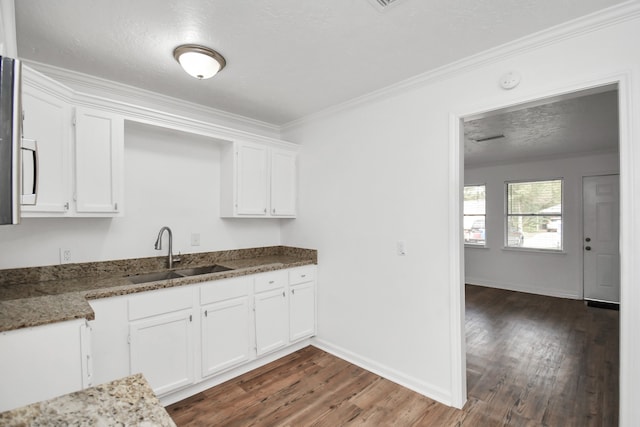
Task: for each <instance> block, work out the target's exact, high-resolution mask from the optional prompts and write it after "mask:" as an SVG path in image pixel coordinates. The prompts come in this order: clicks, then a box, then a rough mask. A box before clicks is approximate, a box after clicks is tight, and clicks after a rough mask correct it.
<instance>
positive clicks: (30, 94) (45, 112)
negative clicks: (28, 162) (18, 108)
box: [21, 84, 71, 217]
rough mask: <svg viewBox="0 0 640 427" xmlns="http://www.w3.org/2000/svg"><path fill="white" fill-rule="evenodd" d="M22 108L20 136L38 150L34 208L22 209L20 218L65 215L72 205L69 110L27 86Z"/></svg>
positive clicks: (64, 103)
mask: <svg viewBox="0 0 640 427" xmlns="http://www.w3.org/2000/svg"><path fill="white" fill-rule="evenodd" d="M22 106H23V110H24V124H23V126H24V127H23V135H24V137H25V138H27V139H33V140H35V141H36V144H37V149H38V151H37V153H38V160H37V165H38V172H37V173H38V177H37V179H38V195H37V198H36V204H35V205H24V206H22V208H21V209H22V212H23V215H22V216H25V217H28V216H61V215H64V214H65V213H66V212H67V211H68V209H69V203H70V201H71V191H70V188H71V172H70V170H71V162H70V161H69V159H70V158H71V151H70V150H71V148H70V147H71V145H70V139H71V107H70V106H69V105H68V104H67V103H66V102H64V101H62V100H60V99H58V98H56V97H54V96H52V95H50V94H48V93H46V92H44V91H42V90H39V89H36V88H33V87H31V86H29V85H27V84H25V85H24V87H23V90H22Z"/></svg>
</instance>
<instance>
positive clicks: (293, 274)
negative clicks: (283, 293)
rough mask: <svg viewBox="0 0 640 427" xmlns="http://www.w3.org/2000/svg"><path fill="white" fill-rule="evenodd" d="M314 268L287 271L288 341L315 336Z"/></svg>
mask: <svg viewBox="0 0 640 427" xmlns="http://www.w3.org/2000/svg"><path fill="white" fill-rule="evenodd" d="M315 273H316V267H315V266H313V265H312V266H304V267H299V268H294V269H291V270H289V341H291V342H293V341H298V340H301V339H303V338H309V337H311V336H313V335H315V334H316V281H315V280H316V274H315Z"/></svg>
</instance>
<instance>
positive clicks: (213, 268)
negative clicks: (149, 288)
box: [127, 264, 233, 284]
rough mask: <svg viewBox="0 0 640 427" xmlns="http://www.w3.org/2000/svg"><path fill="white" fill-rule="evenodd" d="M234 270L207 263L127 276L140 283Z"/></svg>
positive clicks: (130, 279) (133, 281) (132, 281)
mask: <svg viewBox="0 0 640 427" xmlns="http://www.w3.org/2000/svg"><path fill="white" fill-rule="evenodd" d="M229 270H233V269H232V268H228V267H223V266H221V265H217V264H214V265H207V266H204V267H194V268H184V269H181V270H174V271H160V272H157V273H146V274H136V275H133V276H127V279H129V281H130V282H131V283H135V284H140V283H147V282H157V281H158V280H169V279H179V278H181V277H189V276H197V275H200V274H210V273H219V272H221V271H229Z"/></svg>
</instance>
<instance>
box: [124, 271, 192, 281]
mask: <svg viewBox="0 0 640 427" xmlns="http://www.w3.org/2000/svg"><path fill="white" fill-rule="evenodd" d="M180 277H184V276H182V275H180V274H177V273H176V272H174V271H161V272H158V273H147V274H138V275H135V276H128V277H127V278H128V279H129V280H130V281H131V282H132V283H135V284H139V283H147V282H157V281H158V280H168V279H178V278H180Z"/></svg>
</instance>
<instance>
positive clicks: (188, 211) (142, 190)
mask: <svg viewBox="0 0 640 427" xmlns="http://www.w3.org/2000/svg"><path fill="white" fill-rule="evenodd" d="M124 179H125V206H124V209H125V215H124V217H122V218H57V219H49V218H25V219H23V222H22V223H21V224H20V225H18V226H7V227H0V254H1V255H0V269H3V268H17V267H30V266H38V265H52V264H58V263H59V252H58V248H60V247H65V248H68V249H71V251H72V258H73V261H74V262H87V261H104V260H112V259H124V258H137V257H147V256H161V255H166V247H167V246H166V244H165V245H164V246H163V250H162V252H160V251H156V250H154V248H153V244H154V242H155V240H156V236H157V234H158V231H159V230H160V227H162V226H163V225H168V226H169V227H171V229H172V231H173V237H174V253H178V251H180V250H181V251H182V252H183V253H190V252H208V251H216V250H224V249H238V248H247V247H255V246H271V245H279V244H280V224H279V222H280V221H279V220H266V219H256V220H251V219H221V218H220V213H219V208H220V206H219V204H220V202H219V200H220V146H219V145H217V143H215V142H213V140H211V139H208V138H204V137H199V136H195V135H191V134H186V133H180V132H176V131H170V130H167V129H163V128H157V127H152V126H146V125H141V124H135V123H130V122H127V123H126V126H125V177H124ZM191 233H200V240H201V244H200V246H193V247H192V246H191V245H190V239H191ZM164 239H166V236H165V237H164ZM165 242H166V240H165Z"/></svg>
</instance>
